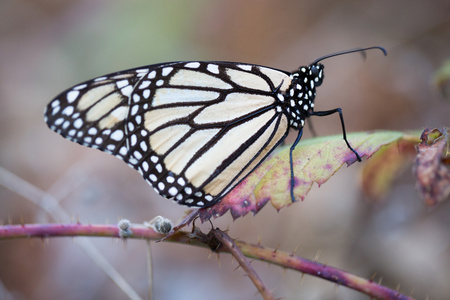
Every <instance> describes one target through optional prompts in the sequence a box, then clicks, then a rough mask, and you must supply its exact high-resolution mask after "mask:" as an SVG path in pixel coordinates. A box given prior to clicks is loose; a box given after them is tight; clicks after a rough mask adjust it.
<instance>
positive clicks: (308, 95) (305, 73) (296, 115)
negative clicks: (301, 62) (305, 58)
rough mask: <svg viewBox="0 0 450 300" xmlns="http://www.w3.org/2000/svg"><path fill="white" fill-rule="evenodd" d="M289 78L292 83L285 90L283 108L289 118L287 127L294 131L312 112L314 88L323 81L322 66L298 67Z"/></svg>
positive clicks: (302, 124)
mask: <svg viewBox="0 0 450 300" xmlns="http://www.w3.org/2000/svg"><path fill="white" fill-rule="evenodd" d="M290 77H291V80H292V83H291V85H290V87H289V89H288V90H287V95H286V100H285V101H284V107H283V108H284V111H285V113H286V115H287V116H288V118H289V122H290V123H289V125H290V126H291V127H292V128H294V129H300V128H301V127H303V126H304V124H305V119H306V118H307V117H308V116H309V115H310V113H311V112H312V111H313V110H314V98H315V97H316V87H317V86H319V85H321V84H322V81H323V65H322V64H317V65H309V66H307V67H300V68H299V69H298V70H297V71H296V72H293V73H292V74H291V75H290Z"/></svg>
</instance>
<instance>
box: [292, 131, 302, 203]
mask: <svg viewBox="0 0 450 300" xmlns="http://www.w3.org/2000/svg"><path fill="white" fill-rule="evenodd" d="M302 135H303V127H302V128H300V130H299V131H298V135H297V138H296V139H295V142H294V143H293V144H292V146H291V148H290V149H289V165H290V168H291V200H292V202H295V197H294V185H295V177H294V161H293V159H292V151H294V149H295V146H297V144H298V142H300V139H301V138H302Z"/></svg>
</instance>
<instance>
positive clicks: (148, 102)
mask: <svg viewBox="0 0 450 300" xmlns="http://www.w3.org/2000/svg"><path fill="white" fill-rule="evenodd" d="M369 49H380V50H381V51H383V53H384V54H385V55H386V51H385V50H384V49H383V48H381V47H370V48H364V49H362V48H361V49H353V50H348V51H343V52H338V53H334V54H330V55H327V56H323V57H321V58H319V59H317V60H315V61H314V62H313V63H311V64H310V65H309V66H303V67H300V68H299V69H298V70H297V71H295V72H293V73H289V72H286V71H281V70H277V69H273V68H268V67H264V66H259V65H253V64H246V63H236V62H202V61H183V62H169V63H161V64H155V65H149V66H145V67H140V68H135V69H129V70H125V71H120V72H117V73H112V74H109V75H105V76H101V77H98V78H95V79H92V80H90V81H86V82H84V83H81V84H79V85H76V86H74V87H72V88H70V89H68V90H66V91H64V92H63V93H61V94H60V95H59V96H57V97H56V98H55V99H54V100H52V101H51V102H50V103H49V104H48V106H47V108H46V111H45V121H46V123H47V125H48V126H49V127H50V128H51V129H52V130H54V131H56V132H57V133H59V134H60V135H62V136H63V137H65V138H67V139H69V140H71V141H73V142H76V143H79V144H81V145H84V146H87V147H91V148H96V149H99V150H101V151H104V152H107V153H110V154H112V155H115V156H117V157H119V158H120V159H122V160H124V161H125V162H126V163H127V164H128V165H130V166H131V167H133V168H134V169H136V170H137V171H139V172H140V173H141V175H142V176H143V177H144V179H145V180H146V181H147V182H148V183H149V184H150V185H152V186H153V188H154V189H155V190H156V191H157V192H158V193H159V194H160V195H162V196H164V197H166V198H169V199H173V200H175V201H176V202H177V203H178V204H181V205H186V206H194V207H200V208H202V207H208V206H211V205H213V204H215V203H217V202H219V201H220V200H221V199H222V198H223V197H224V196H225V195H226V194H227V193H228V192H229V191H230V190H231V189H233V187H235V186H236V185H237V184H238V183H239V182H240V181H241V180H243V179H244V178H245V177H246V176H247V175H248V174H249V173H250V172H252V170H253V169H255V168H256V167H257V166H258V165H259V164H260V163H261V162H262V161H263V160H264V159H265V158H266V157H267V156H268V155H269V154H270V153H271V152H272V150H274V149H275V148H276V147H277V146H278V145H279V144H280V143H281V142H282V141H283V140H284V139H285V138H286V136H287V135H288V132H289V129H290V128H293V129H296V130H298V135H297V139H296V140H295V142H294V144H293V145H292V147H291V151H290V154H291V156H290V160H291V161H290V163H291V197H292V201H294V200H295V199H294V195H293V188H294V175H293V174H294V173H293V163H292V150H293V149H294V148H295V146H296V145H297V143H298V142H299V141H300V138H301V136H302V132H303V126H304V123H305V119H306V118H308V117H310V116H326V115H330V114H334V113H339V117H340V121H341V126H342V130H343V138H344V141H345V142H346V144H347V146H348V148H349V149H350V150H351V151H353V153H354V154H355V155H356V158H357V159H358V160H359V161H361V158H360V156H359V155H358V153H357V152H356V151H355V150H354V149H353V148H352V147H351V146H350V144H349V143H348V141H347V138H346V133H345V126H344V120H343V116H342V111H341V109H340V108H336V109H332V110H328V111H314V98H315V96H316V87H317V86H320V85H321V84H322V81H323V78H324V73H323V70H324V66H323V65H322V64H319V62H320V61H322V60H324V59H326V58H330V57H333V56H337V55H342V54H346V53H352V52H362V53H364V51H366V50H369Z"/></svg>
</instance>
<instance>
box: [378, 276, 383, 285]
mask: <svg viewBox="0 0 450 300" xmlns="http://www.w3.org/2000/svg"><path fill="white" fill-rule="evenodd" d="M382 282H383V277H380V279H378V284H379V285H381V283H382Z"/></svg>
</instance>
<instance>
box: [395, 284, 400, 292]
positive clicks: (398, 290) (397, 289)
mask: <svg viewBox="0 0 450 300" xmlns="http://www.w3.org/2000/svg"><path fill="white" fill-rule="evenodd" d="M395 290H396V291H397V292H400V283H399V284H397V287H396V288H395Z"/></svg>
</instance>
